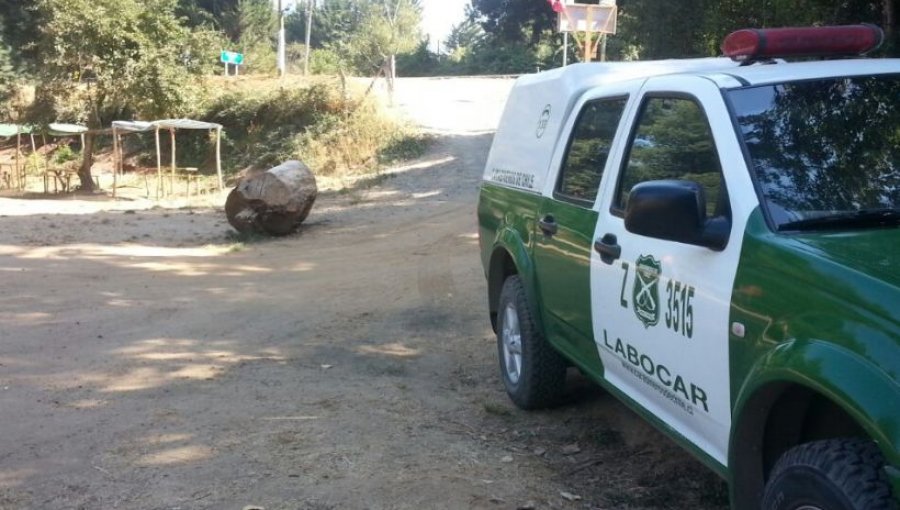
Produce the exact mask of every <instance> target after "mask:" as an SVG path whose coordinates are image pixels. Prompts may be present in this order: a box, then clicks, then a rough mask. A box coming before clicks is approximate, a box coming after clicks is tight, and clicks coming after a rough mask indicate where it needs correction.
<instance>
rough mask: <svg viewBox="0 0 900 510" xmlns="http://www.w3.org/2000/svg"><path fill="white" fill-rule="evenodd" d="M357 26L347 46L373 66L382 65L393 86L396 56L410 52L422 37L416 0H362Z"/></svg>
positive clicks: (391, 87) (389, 83) (420, 8)
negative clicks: (360, 17) (358, 25)
mask: <svg viewBox="0 0 900 510" xmlns="http://www.w3.org/2000/svg"><path fill="white" fill-rule="evenodd" d="M360 3H361V4H362V5H363V16H362V19H361V22H360V27H359V28H360V29H359V30H358V31H357V32H356V33H354V34H353V35H352V36H351V37H350V41H349V44H348V46H349V49H350V51H352V53H353V54H354V55H355V56H356V57H357V58H359V59H362V60H363V61H365V62H368V63H369V64H370V65H371V66H372V67H373V68H376V67H381V68H383V69H384V71H385V76H387V79H388V88H389V89H391V90H393V86H394V78H395V77H396V76H397V64H396V56H397V55H398V54H401V53H410V52H412V51H414V50H415V49H416V47H417V46H418V45H419V41H421V39H422V35H421V23H422V6H421V5H420V4H419V0H364V1H361V2H360Z"/></svg>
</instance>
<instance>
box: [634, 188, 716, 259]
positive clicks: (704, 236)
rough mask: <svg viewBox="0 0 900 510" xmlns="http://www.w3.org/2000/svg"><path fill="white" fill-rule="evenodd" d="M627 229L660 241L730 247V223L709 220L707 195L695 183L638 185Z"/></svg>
mask: <svg viewBox="0 0 900 510" xmlns="http://www.w3.org/2000/svg"><path fill="white" fill-rule="evenodd" d="M625 229H626V230H628V231H629V232H631V233H633V234H638V235H642V236H647V237H654V238H656V239H665V240H667V241H675V242H678V243H685V244H693V245H697V246H704V247H706V248H709V249H711V250H716V251H721V250H723V249H725V246H726V245H727V244H728V236H729V234H730V232H731V225H730V221H728V220H727V219H725V218H714V219H711V220H707V219H706V194H705V193H704V191H703V187H702V186H701V185H700V184H699V183H696V182H694V181H682V180H665V181H647V182H642V183H640V184H638V185H636V186H635V187H634V188H632V189H631V193H629V195H628V203H627V205H626V206H625Z"/></svg>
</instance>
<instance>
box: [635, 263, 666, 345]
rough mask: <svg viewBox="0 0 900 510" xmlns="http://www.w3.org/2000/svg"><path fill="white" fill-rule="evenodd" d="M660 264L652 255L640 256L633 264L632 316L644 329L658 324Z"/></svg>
mask: <svg viewBox="0 0 900 510" xmlns="http://www.w3.org/2000/svg"><path fill="white" fill-rule="evenodd" d="M660 273H662V263H660V261H658V260H656V259H655V258H653V256H652V255H646V256H645V255H641V256H640V257H638V259H637V262H636V263H635V271H634V290H633V295H632V298H633V299H632V303H634V314H635V315H637V318H638V319H639V320H640V321H641V322H643V323H644V327H645V328H649V327H650V326H656V325H657V324H658V323H659V275H660Z"/></svg>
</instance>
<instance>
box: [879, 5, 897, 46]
mask: <svg viewBox="0 0 900 510" xmlns="http://www.w3.org/2000/svg"><path fill="white" fill-rule="evenodd" d="M895 9H896V8H895V6H894V0H883V3H882V13H883V20H884V33H885V35H886V36H887V39H888V41H891V42H893V38H894V28H895V27H896V26H897V11H896V10H895Z"/></svg>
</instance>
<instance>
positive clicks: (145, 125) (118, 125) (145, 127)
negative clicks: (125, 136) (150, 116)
mask: <svg viewBox="0 0 900 510" xmlns="http://www.w3.org/2000/svg"><path fill="white" fill-rule="evenodd" d="M112 127H113V129H116V130H119V131H129V132H134V133H139V132H141V131H150V130H152V129H153V123H152V122H144V121H141V120H114V121H113V123H112Z"/></svg>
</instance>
